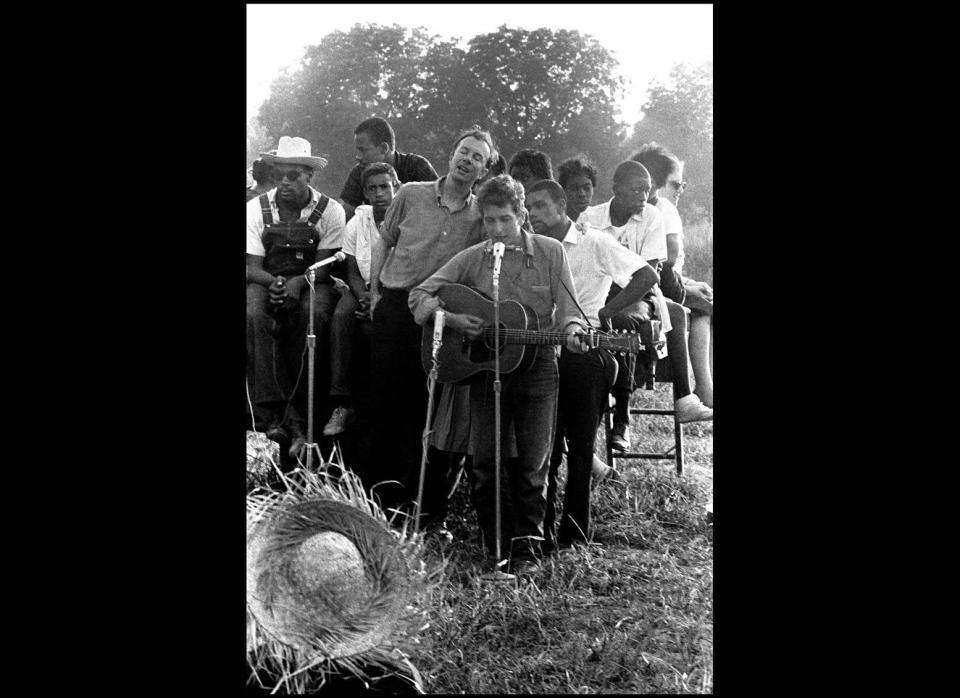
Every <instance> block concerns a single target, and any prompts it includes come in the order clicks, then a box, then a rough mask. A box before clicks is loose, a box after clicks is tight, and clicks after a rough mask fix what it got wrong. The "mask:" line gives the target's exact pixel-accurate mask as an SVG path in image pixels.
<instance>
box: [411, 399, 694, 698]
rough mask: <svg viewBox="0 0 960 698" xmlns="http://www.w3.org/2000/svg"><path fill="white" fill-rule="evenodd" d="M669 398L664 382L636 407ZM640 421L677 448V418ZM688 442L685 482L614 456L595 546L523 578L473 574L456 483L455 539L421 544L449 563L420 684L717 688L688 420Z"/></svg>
mask: <svg viewBox="0 0 960 698" xmlns="http://www.w3.org/2000/svg"><path fill="white" fill-rule="evenodd" d="M670 399H671V398H670V386H669V384H666V385H663V386H661V387H660V388H658V390H657V391H656V394H655V395H652V396H651V395H645V394H643V393H642V392H640V393H638V394H637V396H636V397H635V402H637V404H640V403H649V402H651V401H652V400H656V401H658V402H659V403H660V404H661V405H663V404H664V402H669V401H670ZM647 419H648V422H647V423H645V424H638V423H636V422H635V423H634V425H633V432H634V438H635V440H639V439H645V442H644V443H645V446H644V448H645V449H646V445H647V444H649V443H650V440H657V441H658V442H659V443H658V445H663V447H664V448H666V447H667V446H669V445H670V444H672V441H673V435H672V421H671V420H669V419H665V418H656V417H653V418H647ZM661 422H662V424H661ZM685 436H686V441H685V446H686V456H687V468H686V469H685V475H684V477H683V478H682V479H678V478H677V477H676V475H675V473H674V471H673V465H672V462H671V461H660V462H657V461H618V469H619V470H620V471H621V473H622V475H623V478H624V482H623V483H611V484H605V485H603V486H602V487H601V488H600V489H599V491H597V492H596V493H595V494H594V508H593V511H594V517H595V531H594V536H593V542H592V544H591V545H589V546H584V547H579V548H575V549H573V550H571V551H567V552H565V553H562V554H561V555H560V556H557V557H553V558H550V559H549V560H548V561H547V562H546V563H545V564H544V565H543V566H542V568H541V569H540V570H539V571H538V572H537V573H535V574H534V575H532V576H531V577H529V578H528V579H525V580H523V581H521V583H520V584H519V585H517V586H506V587H502V586H501V587H497V586H495V587H491V586H487V585H484V584H483V583H481V582H480V580H479V574H480V572H481V571H482V569H481V566H480V565H481V561H482V558H481V555H480V542H479V535H478V533H477V526H476V520H475V517H474V515H473V511H472V508H471V507H470V506H469V504H468V501H467V500H468V497H467V493H466V487H465V486H463V487H461V489H460V490H459V491H458V492H457V494H456V495H455V500H454V502H453V503H452V514H453V515H452V516H451V521H450V524H451V529H452V531H453V533H454V535H455V536H456V538H457V540H458V543H456V544H453V545H443V544H441V543H436V542H434V543H433V544H432V546H430V547H428V549H427V561H428V564H430V562H431V561H432V560H445V561H446V563H447V571H448V573H447V576H446V578H445V580H444V582H443V583H442V584H440V585H438V586H437V587H436V588H435V590H434V592H433V597H432V600H431V601H430V603H428V610H427V613H428V617H429V621H430V625H429V627H428V628H427V629H426V630H425V631H424V632H423V633H422V634H421V637H420V641H419V643H418V644H416V645H414V649H413V650H412V652H411V659H412V660H413V662H414V663H415V664H416V665H417V666H418V668H419V669H420V671H421V673H422V675H423V679H424V684H425V688H426V690H427V692H430V693H435V692H446V693H462V692H467V693H709V692H712V690H713V530H712V528H711V527H710V526H708V525H707V523H706V521H705V515H704V509H703V506H704V503H705V501H706V499H707V496H708V495H709V492H710V483H709V478H707V477H705V475H708V474H712V450H713V449H712V443H711V442H712V425H711V424H710V423H706V424H695V425H687V426H686V427H685ZM638 442H639V441H638ZM598 452H600V453H602V435H601V437H600V439H598ZM561 472H562V471H561Z"/></svg>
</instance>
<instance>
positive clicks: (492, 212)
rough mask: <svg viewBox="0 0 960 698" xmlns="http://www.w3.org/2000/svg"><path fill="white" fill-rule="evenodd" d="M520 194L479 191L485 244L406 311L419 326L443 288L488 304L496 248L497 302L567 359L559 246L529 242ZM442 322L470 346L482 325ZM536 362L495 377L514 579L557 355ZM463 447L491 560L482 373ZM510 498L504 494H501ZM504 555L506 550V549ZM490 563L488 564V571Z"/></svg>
mask: <svg viewBox="0 0 960 698" xmlns="http://www.w3.org/2000/svg"><path fill="white" fill-rule="evenodd" d="M523 198H524V191H523V187H522V186H521V185H520V184H518V183H517V182H516V181H514V180H513V179H512V178H510V177H509V176H508V175H500V176H498V177H494V178H493V179H491V180H489V181H488V182H486V183H485V184H484V185H483V186H482V187H481V189H480V191H479V193H478V195H477V203H478V205H479V207H480V213H481V220H482V223H483V230H484V233H485V234H486V236H487V238H488V240H487V242H483V243H480V244H478V245H474V246H472V247H470V248H467V249H466V250H464V251H462V252H460V253H458V254H457V255H456V256H454V257H453V258H452V259H451V260H450V261H448V262H447V263H446V264H444V265H443V266H442V267H441V268H440V269H439V270H438V271H437V272H435V273H434V274H433V275H432V276H430V277H429V278H428V279H426V280H425V281H423V282H422V283H420V285H418V286H416V287H415V288H414V289H412V290H411V291H410V297H409V306H410V310H411V311H412V312H413V316H414V319H415V320H416V321H417V323H419V324H421V325H424V324H426V323H427V322H429V321H430V320H431V319H432V318H433V314H434V311H435V310H437V309H438V308H439V307H442V300H441V299H440V298H437V295H438V293H439V292H440V291H441V290H442V289H443V288H444V287H446V286H449V285H451V284H464V285H467V286H471V287H473V288H475V289H476V290H478V291H480V292H482V293H485V294H487V295H488V296H492V295H493V293H492V289H493V266H494V256H493V245H494V243H498V242H499V243H503V244H504V245H505V246H506V252H505V253H504V254H503V258H502V262H501V271H500V277H499V283H500V289H501V296H502V297H503V298H507V299H510V300H514V301H517V302H519V303H521V304H522V305H524V306H526V308H527V309H529V311H530V313H531V315H532V316H535V318H536V320H537V321H538V322H539V326H540V328H541V329H544V330H553V331H557V332H562V333H564V334H565V335H566V347H567V349H568V350H569V351H571V352H574V353H581V352H583V351H585V350H586V349H587V345H586V343H585V342H584V341H583V332H584V331H585V329H586V328H585V327H584V326H583V325H582V324H581V321H580V320H579V319H578V318H579V312H578V311H577V308H576V305H575V303H574V301H573V297H572V296H575V294H576V290H575V289H574V283H573V278H572V276H571V274H570V266H569V264H568V263H567V255H566V252H564V249H563V245H562V244H561V243H560V242H558V241H556V240H553V239H550V238H546V237H543V236H541V235H531V234H529V233H527V232H525V231H522V230H521V228H520V226H521V225H522V224H523V222H524V220H525V219H526V215H527V214H526V210H525V209H524V206H523ZM564 286H566V288H567V289H569V292H568V291H567V290H565V289H564ZM451 310H455V309H449V310H448V311H447V312H446V316H445V325H446V327H448V328H453V329H454V330H456V331H458V332H460V333H462V334H463V335H465V336H466V337H468V338H470V339H476V338H478V337H479V336H480V335H481V332H482V330H483V328H484V320H483V319H482V318H480V317H477V316H476V315H472V314H468V313H458V312H451ZM528 351H531V352H534V356H535V358H534V359H533V360H532V362H530V365H529V368H527V369H526V370H525V371H522V372H521V371H517V372H514V373H511V374H508V375H505V376H503V377H502V390H501V416H502V419H501V423H500V427H501V444H502V446H501V449H502V453H503V456H504V457H502V458H501V462H502V463H503V464H507V463H508V460H507V458H506V457H505V456H506V455H508V453H509V452H508V451H507V444H508V443H509V441H508V438H509V435H510V434H511V432H515V435H516V447H517V455H518V458H516V459H511V461H510V467H509V469H508V472H506V473H505V477H504V481H503V486H502V489H501V494H502V497H501V501H502V502H504V506H503V507H502V510H503V511H505V512H510V515H509V516H507V517H505V520H504V521H503V524H504V526H503V532H502V533H503V538H502V540H501V543H502V544H506V545H505V546H504V548H503V549H505V550H512V554H511V568H512V570H513V571H514V572H524V571H529V570H530V569H531V567H535V566H536V564H537V561H538V558H539V556H540V539H542V537H543V533H544V530H543V521H544V516H545V514H546V506H547V497H546V492H547V487H546V483H547V471H548V465H549V462H548V459H549V456H550V448H551V445H552V443H553V431H554V427H555V423H556V406H557V386H558V373H557V351H556V349H555V348H554V347H553V346H546V347H530V348H528ZM471 380H472V382H471V387H470V419H471V446H472V452H473V454H474V465H473V471H474V478H473V483H472V485H473V487H472V495H473V503H474V507H475V508H476V511H477V518H478V519H479V522H480V528H481V531H482V533H483V536H484V539H485V542H486V546H487V550H488V551H489V553H490V554H491V557H492V556H493V555H494V554H495V551H496V550H497V547H496V538H495V536H496V534H495V531H496V520H495V515H494V512H495V496H496V491H495V490H496V488H495V475H494V468H495V462H496V460H495V458H496V454H495V453H494V448H495V446H494V444H495V440H494V429H495V427H494V425H495V417H494V392H493V382H494V376H493V375H492V374H491V373H490V372H489V371H483V372H480V373H478V374H477V375H475V376H474V378H472V379H471ZM508 493H509V494H508ZM507 545H509V546H510V547H506V546H507ZM497 562H499V561H497V560H493V563H494V564H496V563H497Z"/></svg>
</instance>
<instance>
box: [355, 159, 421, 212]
mask: <svg viewBox="0 0 960 698" xmlns="http://www.w3.org/2000/svg"><path fill="white" fill-rule="evenodd" d="M365 167H366V165H364V164H362V163H357V164H356V165H354V167H353V169H352V170H350V174H348V175H347V183H346V184H344V185H343V191H342V192H340V200H341V201H343V202H344V203H346V204H350V205H351V206H359V205H360V204H362V203H364V202H365V199H364V198H363V186H362V180H361V178H360V176H361V175H362V174H363V168H365ZM393 169H394V170H396V172H397V179H399V180H400V183H401V184H406V183H407V182H432V181H433V180H435V179H436V178H437V171H436V170H434V169H433V165H431V164H430V161H429V160H427V159H426V158H425V157H423V156H422V155H417V154H416V153H401V152H399V151H395V152H394V153H393Z"/></svg>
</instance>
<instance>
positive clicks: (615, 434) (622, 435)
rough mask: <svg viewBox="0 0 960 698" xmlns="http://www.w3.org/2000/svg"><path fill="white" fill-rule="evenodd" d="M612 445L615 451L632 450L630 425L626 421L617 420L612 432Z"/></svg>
mask: <svg viewBox="0 0 960 698" xmlns="http://www.w3.org/2000/svg"><path fill="white" fill-rule="evenodd" d="M610 447H611V448H612V449H613V450H614V451H629V450H630V425H629V424H626V423H625V422H615V423H614V425H613V431H612V432H611V434H610Z"/></svg>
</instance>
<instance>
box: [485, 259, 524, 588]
mask: <svg viewBox="0 0 960 698" xmlns="http://www.w3.org/2000/svg"><path fill="white" fill-rule="evenodd" d="M498 244H499V245H500V246H501V247H502V246H503V243H495V244H494V248H496V245H498ZM496 257H497V255H496V252H494V262H493V423H494V436H493V439H494V441H493V443H494V457H493V480H494V487H495V488H496V499H495V500H494V512H495V514H494V516H495V517H496V521H495V522H494V528H495V530H496V537H497V539H496V541H495V545H496V548H495V549H496V556H497V562H496V566H495V568H494V569H493V571H492V572H487V573H486V574H483V575H481V576H480V578H481V579H482V580H484V581H487V582H512V581H513V580H515V579H516V576H515V575H512V574H510V573H508V572H503V571H501V570H500V565H501V564H502V558H503V551H502V550H501V549H500V547H501V546H500V538H501V534H500V264H499V263H498V260H497V258H496ZM501 258H502V253H501Z"/></svg>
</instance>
